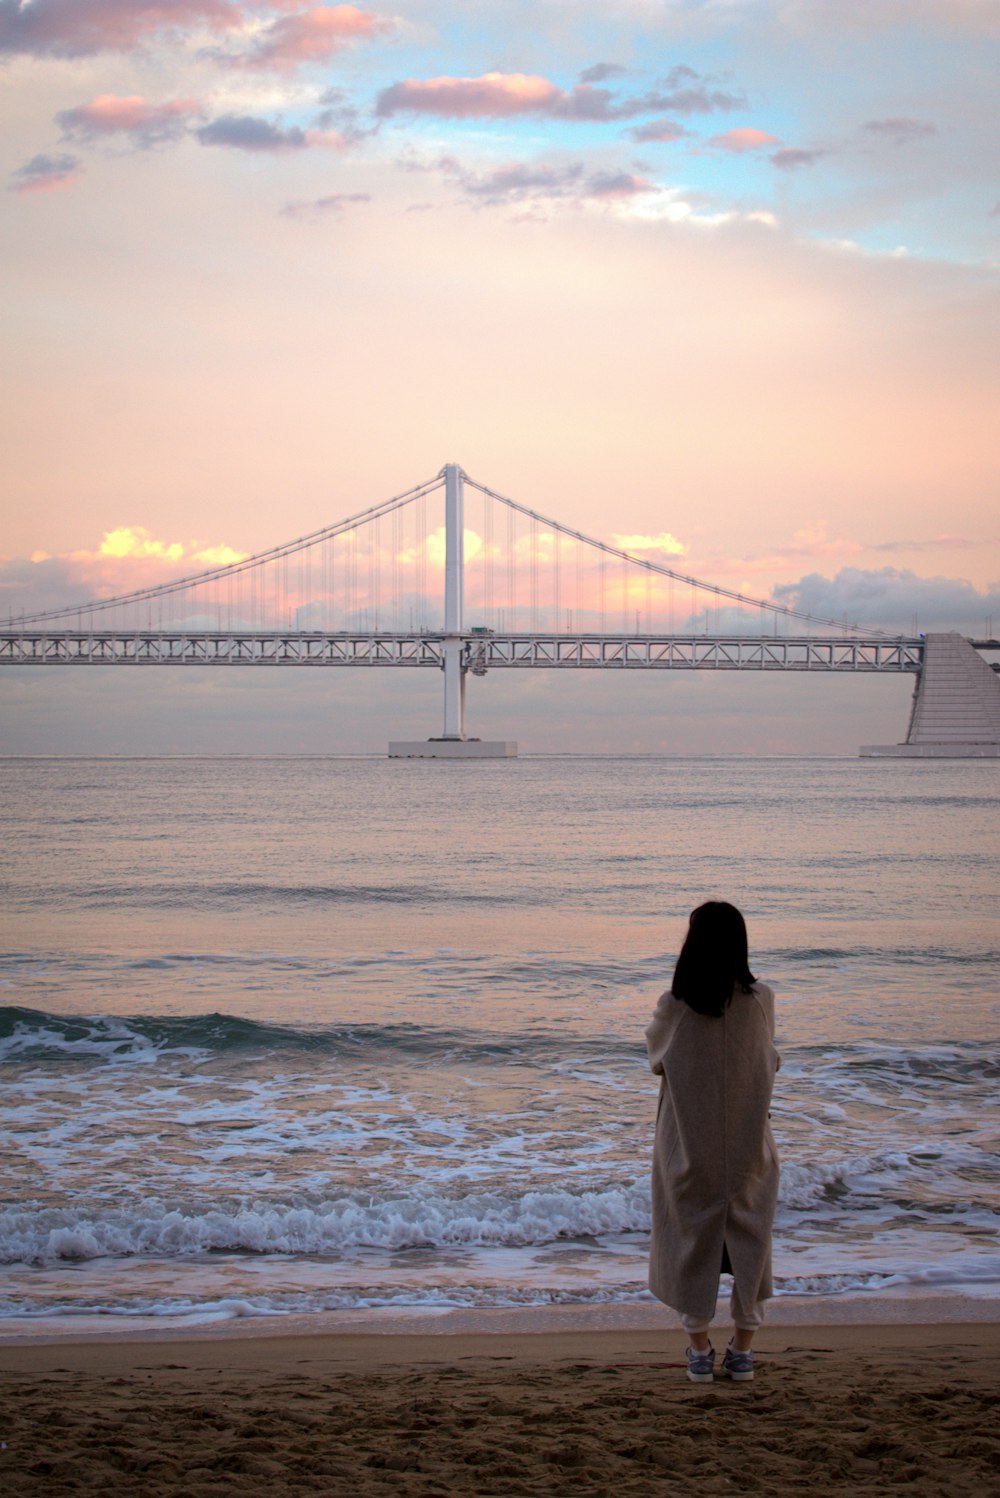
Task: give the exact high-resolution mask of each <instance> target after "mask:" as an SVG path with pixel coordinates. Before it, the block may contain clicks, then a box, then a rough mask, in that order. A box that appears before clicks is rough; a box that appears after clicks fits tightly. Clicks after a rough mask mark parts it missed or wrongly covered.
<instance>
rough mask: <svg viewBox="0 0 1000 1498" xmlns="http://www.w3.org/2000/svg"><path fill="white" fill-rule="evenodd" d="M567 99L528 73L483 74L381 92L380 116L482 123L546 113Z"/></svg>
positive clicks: (427, 80) (406, 84)
mask: <svg viewBox="0 0 1000 1498" xmlns="http://www.w3.org/2000/svg"><path fill="white" fill-rule="evenodd" d="M564 97H565V95H564V94H563V91H562V90H561V89H558V88H556V86H555V84H554V83H550V82H549V81H548V79H547V78H538V77H535V76H533V75H531V74H528V73H484V74H483V75H482V77H480V78H425V79H416V78H409V79H406V80H405V81H404V82H402V83H394V84H393V85H392V86H391V88H386V89H383V90H382V92H381V93H380V94H379V96H378V104H377V112H378V113H379V114H381V115H388V114H395V113H397V112H398V111H400V110H410V111H413V112H414V113H416V114H438V115H447V116H448V117H449V118H452V119H482V118H494V117H497V116H500V117H503V116H507V115H517V114H538V113H546V112H549V111H551V109H552V107H553V105H554V104H555V103H557V102H558V100H559V99H560V98H564Z"/></svg>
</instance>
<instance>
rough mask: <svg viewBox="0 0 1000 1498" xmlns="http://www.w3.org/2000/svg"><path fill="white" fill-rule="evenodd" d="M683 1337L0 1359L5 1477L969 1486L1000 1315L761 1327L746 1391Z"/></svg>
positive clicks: (401, 1341)
mask: <svg viewBox="0 0 1000 1498" xmlns="http://www.w3.org/2000/svg"><path fill="white" fill-rule="evenodd" d="M683 1345H684V1344H683V1338H682V1337H681V1336H680V1335H679V1334H673V1335H670V1336H668V1337H663V1336H662V1335H660V1334H657V1335H651V1334H650V1333H649V1332H644V1331H641V1332H635V1331H607V1332H566V1333H557V1334H554V1335H548V1334H544V1335H538V1334H536V1335H523V1334H521V1335H517V1336H511V1337H505V1336H497V1335H493V1336H482V1335H454V1336H447V1337H442V1336H433V1335H430V1336H427V1335H413V1336H409V1335H408V1336H385V1335H374V1336H372V1335H361V1336H358V1335H347V1336H306V1337H299V1336H295V1337H288V1336H273V1337H200V1338H196V1339H191V1340H187V1341H169V1340H156V1341H148V1340H147V1341H128V1342H120V1341H119V1342H108V1341H105V1340H104V1339H96V1340H94V1341H92V1342H78V1343H72V1344H70V1343H66V1342H54V1343H48V1344H45V1345H20V1346H14V1345H8V1346H6V1347H3V1348H0V1386H2V1391H3V1404H4V1408H5V1414H4V1417H3V1427H4V1428H3V1433H2V1439H3V1440H4V1441H5V1442H6V1450H5V1451H4V1452H3V1453H2V1455H0V1461H2V1464H3V1465H2V1468H0V1471H2V1474H3V1476H2V1485H3V1488H4V1490H5V1491H6V1492H8V1493H10V1494H11V1495H17V1498H21V1495H24V1498H30V1495H34V1494H39V1495H41V1494H45V1495H46V1498H55V1495H60V1494H92V1495H101V1498H105V1495H108V1498H110V1495H115V1494H142V1495H149V1498H166V1495H171V1498H173V1495H178V1498H179V1495H181V1494H183V1495H185V1498H209V1495H211V1498H220V1495H230V1494H232V1495H236V1494H240V1495H246V1494H254V1493H267V1494H269V1495H272V1494H273V1495H274V1498H282V1495H286V1494H287V1495H298V1494H314V1493H315V1494H351V1495H367V1494H372V1495H374V1494H394V1495H395V1494H398V1495H401V1498H423V1495H425V1494H426V1495H428V1498H430V1495H446V1494H448V1495H450V1494H479V1495H487V1498H488V1495H492V1494H553V1495H556V1494H577V1495H578V1494H588V1495H604V1494H607V1495H615V1498H620V1495H631V1494H635V1495H645V1494H657V1495H661V1498H663V1495H671V1494H674V1493H677V1494H680V1493H688V1492H697V1493H706V1494H720V1493H760V1494H779V1495H780V1494H789V1495H790V1494H800V1493H807V1492H808V1493H820V1494H831V1493H832V1494H853V1493H880V1492H887V1491H888V1492H894V1491H903V1490H905V1491H906V1492H908V1493H909V1494H913V1495H919V1498H923V1495H931V1494H934V1495H938V1494H940V1495H941V1498H946V1495H947V1498H961V1495H965V1494H976V1495H978V1498H982V1495H985V1494H988V1493H991V1492H997V1491H998V1490H1000V1434H998V1427H1000V1326H998V1325H996V1324H986V1325H972V1324H969V1325H956V1326H944V1325H939V1326H931V1327H922V1326H913V1325H893V1326H888V1327H880V1326H875V1325H871V1324H868V1325H864V1326H836V1327H800V1326H796V1327H777V1328H770V1329H768V1330H766V1331H765V1332H764V1333H762V1335H761V1337H760V1339H759V1354H760V1355H759V1358H758V1373H757V1377H756V1380H755V1381H754V1383H752V1384H744V1385H734V1384H732V1383H730V1382H729V1381H728V1380H726V1379H721V1378H718V1377H717V1378H716V1380H715V1382H714V1383H713V1384H711V1385H708V1386H696V1385H693V1384H691V1383H690V1382H689V1381H688V1380H687V1378H686V1376H685V1373H684V1368H683V1362H682V1358H683Z"/></svg>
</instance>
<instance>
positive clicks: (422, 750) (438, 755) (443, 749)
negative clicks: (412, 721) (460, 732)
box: [389, 739, 517, 759]
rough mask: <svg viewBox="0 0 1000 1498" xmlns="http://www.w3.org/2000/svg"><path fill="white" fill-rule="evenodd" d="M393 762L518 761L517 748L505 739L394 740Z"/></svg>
mask: <svg viewBox="0 0 1000 1498" xmlns="http://www.w3.org/2000/svg"><path fill="white" fill-rule="evenodd" d="M389 758H390V759H516V758H517V744H516V743H513V742H512V741H510V740H504V739H420V740H408V739H394V740H393V741H392V742H391V743H390V745H389Z"/></svg>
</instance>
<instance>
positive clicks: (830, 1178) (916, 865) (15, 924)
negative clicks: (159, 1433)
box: [0, 757, 1000, 1330]
mask: <svg viewBox="0 0 1000 1498" xmlns="http://www.w3.org/2000/svg"><path fill="white" fill-rule="evenodd" d="M0 775H2V780H3V798H2V813H0V815H2V820H3V834H4V835H3V855H2V856H3V872H4V884H5V890H4V916H3V920H4V929H3V935H2V944H3V955H2V961H0V982H2V985H3V993H2V995H0V997H2V998H3V1000H4V1003H3V1006H2V1007H0V1077H2V1080H3V1098H4V1117H5V1133H6V1143H5V1148H4V1150H3V1154H2V1166H0V1169H2V1180H0V1203H2V1205H0V1259H2V1260H3V1262H4V1265H5V1274H4V1282H5V1289H4V1290H3V1292H2V1295H0V1324H2V1326H4V1327H6V1328H7V1329H8V1330H10V1329H12V1328H14V1327H18V1326H20V1327H38V1326H44V1327H46V1328H51V1327H52V1326H57V1327H58V1326H65V1327H71V1326H72V1325H73V1324H77V1325H79V1324H81V1321H80V1320H79V1318H93V1317H95V1316H97V1317H100V1318H102V1324H107V1325H109V1326H112V1325H127V1324H135V1320H136V1318H148V1317H155V1318H163V1320H164V1324H166V1323H168V1322H170V1321H171V1320H172V1321H174V1322H177V1321H182V1322H190V1321H199V1320H211V1319H213V1318H224V1317H230V1316H238V1315H270V1316H283V1315H288V1314H289V1313H295V1312H299V1313H301V1312H308V1313H320V1314H322V1313H323V1312H328V1311H343V1310H345V1309H350V1308H362V1309H363V1308H373V1307H414V1308H423V1309H429V1308H434V1307H437V1308H441V1307H498V1306H502V1307H509V1306H543V1305H552V1304H578V1305H586V1304H592V1303H595V1302H609V1303H615V1302H640V1301H643V1300H646V1299H647V1298H648V1291H647V1290H646V1288H645V1281H646V1252H647V1243H648V1231H649V1210H650V1209H649V1185H648V1173H649V1155H650V1148H651V1142H652V1131H653V1119H654V1114H655V1106H656V1090H657V1083H656V1079H655V1078H653V1077H652V1076H651V1075H650V1073H649V1070H648V1067H647V1064H646V1059H645V1052H644V1043H643V1029H644V1026H645V1024H646V1023H647V1021H648V1018H649V1015H650V1013H651V1011H652V1008H653V1006H654V1004H655V1001H656V998H657V996H658V994H659V993H660V992H661V991H662V990H663V989H664V988H665V987H666V986H667V985H668V984H669V980H670V975H671V971H672V966H673V961H674V958H675V955H676V952H677V948H678V946H679V943H680V941H681V939H682V937H683V933H684V927H685V922H686V916H687V914H688V912H689V910H690V909H691V908H692V906H694V905H695V904H697V903H699V902H700V901H702V900H704V899H708V898H726V899H730V900H733V901H735V902H736V903H737V904H739V905H740V906H741V908H742V909H743V910H744V911H745V913H746V916H747V920H748V925H749V929H750V939H751V949H752V952H751V963H752V966H753V969H754V971H755V972H756V973H757V974H758V975H759V976H761V977H762V978H765V979H766V980H767V981H768V982H769V983H771V984H772V986H773V987H774V989H775V991H776V996H777V1024H778V1045H779V1048H780V1050H781V1053H782V1067H781V1070H780V1072H779V1074H778V1077H777V1082H776V1089H775V1096H774V1107H773V1122H774V1128H775V1133H776V1136H777V1139H778V1143H779V1148H780V1153H781V1161H782V1184H781V1198H780V1206H779V1210H778V1217H777V1224H776V1236H775V1272H776V1283H777V1290H778V1293H779V1294H786V1295H787V1294H789V1293H796V1294H799V1295H803V1294H804V1295H831V1294H834V1295H836V1294H877V1293H879V1292H884V1291H886V1290H889V1289H891V1290H892V1293H894V1294H899V1293H905V1292H906V1291H907V1290H911V1291H917V1290H919V1289H920V1288H921V1287H922V1288H924V1289H926V1287H928V1286H935V1287H940V1288H941V1289H943V1290H945V1291H960V1292H962V1293H964V1294H978V1295H995V1294H996V1293H997V1290H998V1288H1000V1215H998V1214H1000V1114H998V1110H997V1107H996V1096H997V1081H998V1077H1000V978H998V974H1000V920H998V911H997V891H998V889H1000V877H998V876H1000V800H998V793H1000V778H998V777H1000V770H998V769H997V767H996V766H995V765H991V764H989V763H983V762H978V763H977V762H966V763H961V762H938V763H921V762H910V763H907V762H905V761H904V762H895V763H893V762H882V763H880V762H872V761H850V760H838V759H827V760H822V759H821V760H808V761H807V760H799V761H795V760H774V759H771V760H756V761H755V760H744V759H741V760H726V759H702V760H697V761H694V760H677V759H654V758H649V759H614V758H586V757H570V758H527V757H526V758H523V759H520V760H515V761H498V762H487V763H483V762H480V763H469V764H454V763H433V762H426V761H425V762H400V761H388V760H379V759H374V758H373V759H355V760H345V759H323V758H302V759H288V758H280V759H277V758H274V759H263V758H259V759H258V758H245V759H184V760H177V759H163V760H148V759H147V760H70V759H66V760H54V759H50V760H40V759H36V760H7V761H4V762H2V764H0ZM72 1318H78V1319H77V1321H76V1322H75V1323H74V1321H73V1319H72ZM129 1318H131V1322H130V1320H129Z"/></svg>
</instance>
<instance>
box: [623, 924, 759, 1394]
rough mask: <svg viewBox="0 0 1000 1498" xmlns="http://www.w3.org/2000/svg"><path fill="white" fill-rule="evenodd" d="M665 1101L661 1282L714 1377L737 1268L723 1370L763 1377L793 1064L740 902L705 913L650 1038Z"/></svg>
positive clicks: (659, 1166)
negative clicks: (779, 1110) (783, 1057)
mask: <svg viewBox="0 0 1000 1498" xmlns="http://www.w3.org/2000/svg"><path fill="white" fill-rule="evenodd" d="M646 1040H647V1044H648V1047H649V1064H650V1066H651V1067H652V1069H653V1071H654V1072H656V1073H658V1074H659V1076H660V1078H661V1081H660V1099H659V1106H658V1110H657V1118H656V1142H655V1145H654V1149H653V1235H652V1240H651V1243H650V1262H649V1285H650V1289H651V1290H652V1292H653V1294H654V1295H655V1296H657V1297H658V1299H660V1300H662V1301H664V1302H665V1303H666V1304H667V1305H669V1306H672V1307H673V1308H674V1310H676V1311H678V1312H679V1313H680V1317H681V1321H682V1323H683V1325H684V1329H685V1330H686V1331H687V1333H688V1336H689V1339H690V1346H689V1348H688V1377H689V1378H691V1379H693V1380H694V1381H695V1382H696V1383H707V1382H709V1381H710V1380H711V1378H712V1374H713V1367H714V1360H715V1353H714V1351H713V1349H712V1346H711V1343H710V1340H709V1327H710V1325H711V1322H712V1317H713V1316H714V1314H715V1307H716V1301H717V1298H718V1293H719V1276H720V1274H722V1273H731V1274H732V1276H733V1292H732V1298H731V1301H730V1307H731V1310H732V1316H733V1323H734V1327H735V1332H734V1336H733V1339H732V1341H731V1342H730V1344H729V1347H728V1348H727V1349H726V1353H725V1357H724V1358H723V1362H722V1371H723V1372H724V1373H726V1374H728V1375H729V1376H730V1377H731V1378H734V1379H738V1380H745V1379H751V1378H753V1352H752V1351H751V1345H752V1342H753V1334H754V1332H755V1331H756V1329H757V1327H758V1326H760V1324H761V1322H762V1320H763V1305H762V1302H763V1301H765V1300H767V1299H768V1297H769V1296H770V1295H771V1294H772V1293H773V1291H772V1285H771V1228H772V1224H773V1222H774V1209H775V1203H776V1201H777V1195H778V1154H777V1150H776V1148H775V1144H774V1136H773V1135H772V1133H771V1126H770V1124H769V1122H768V1117H769V1113H768V1108H769V1105H770V1102H771V1088H772V1085H773V1082H774V1074H775V1071H776V1070H777V1068H778V1066H779V1064H780V1062H779V1058H778V1053H777V1051H776V1050H775V1048H774V995H773V993H772V992H771V990H770V988H768V986H767V984H766V983H759V982H758V981H757V980H756V979H755V978H754V976H753V974H752V973H751V971H750V967H749V957H748V953H747V931H746V925H745V923H744V920H743V917H742V915H741V914H740V912H739V911H738V910H737V909H736V907H735V906H734V905H729V904H727V903H726V902H725V901H722V900H710V901H709V902H708V903H707V904H706V905H699V906H698V909H697V910H695V911H693V912H692V914H691V919H690V922H689V925H688V932H687V936H686V938H685V941H684V945H683V947H682V948H681V953H680V956H679V957H678V959H677V967H676V969H675V971H674V979H673V983H672V984H671V986H670V988H669V989H668V991H667V992H666V993H665V994H663V996H662V997H661V999H660V1001H659V1003H658V1004H657V1006H656V1013H655V1015H654V1016H653V1021H652V1023H651V1025H650V1026H649V1029H648V1030H647V1031H646Z"/></svg>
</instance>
